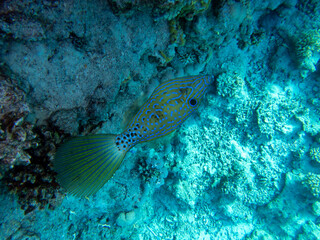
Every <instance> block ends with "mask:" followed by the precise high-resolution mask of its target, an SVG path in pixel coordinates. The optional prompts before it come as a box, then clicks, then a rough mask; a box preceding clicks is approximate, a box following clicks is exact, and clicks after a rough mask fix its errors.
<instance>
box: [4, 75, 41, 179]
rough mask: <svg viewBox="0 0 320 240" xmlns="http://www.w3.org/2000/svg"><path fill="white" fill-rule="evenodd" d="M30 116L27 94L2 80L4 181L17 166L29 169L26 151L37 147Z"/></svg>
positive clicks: (13, 84)
mask: <svg viewBox="0 0 320 240" xmlns="http://www.w3.org/2000/svg"><path fill="white" fill-rule="evenodd" d="M29 112H30V109H29V106H28V104H27V103H26V95H25V93H24V92H23V91H22V90H21V89H19V88H18V85H17V82H16V81H15V80H13V79H10V78H5V77H4V76H0V168H1V177H2V175H3V173H4V172H5V171H7V170H8V169H10V168H12V167H14V166H15V165H28V164H29V163H30V158H31V157H30V155H29V154H28V153H27V151H26V149H29V148H31V147H34V146H36V145H37V140H36V139H35V138H36V134H35V133H34V132H33V131H32V128H33V125H32V124H31V123H29V122H27V121H26V120H25V118H26V117H27V116H28V114H29Z"/></svg>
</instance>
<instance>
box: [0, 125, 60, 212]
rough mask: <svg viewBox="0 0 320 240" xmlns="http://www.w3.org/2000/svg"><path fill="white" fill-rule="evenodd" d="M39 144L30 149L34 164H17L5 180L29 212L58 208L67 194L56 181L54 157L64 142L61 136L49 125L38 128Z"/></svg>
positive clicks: (21, 204) (25, 210) (31, 159)
mask: <svg viewBox="0 0 320 240" xmlns="http://www.w3.org/2000/svg"><path fill="white" fill-rule="evenodd" d="M36 132H37V136H38V138H39V139H38V146H37V147H34V148H29V149H28V150H27V153H28V154H29V156H30V163H29V164H28V165H27V166H14V167H13V168H11V169H10V170H9V171H7V172H6V173H5V176H4V179H3V180H4V183H5V184H6V185H7V187H8V189H9V191H10V192H11V193H14V194H16V195H17V196H18V202H19V204H20V206H21V209H23V210H24V212H25V214H27V213H30V212H32V211H33V210H35V209H43V208H45V207H48V208H49V209H54V208H55V207H56V206H58V205H59V204H60V203H61V201H62V200H63V197H64V194H63V193H62V192H61V191H59V189H60V187H59V185H58V183H57V182H56V180H55V175H56V173H55V172H54V171H53V170H52V164H51V160H52V158H53V154H54V152H55V150H56V148H55V145H57V142H59V141H60V137H59V136H58V135H54V134H53V133H52V131H48V130H45V128H42V129H41V130H40V129H37V130H36Z"/></svg>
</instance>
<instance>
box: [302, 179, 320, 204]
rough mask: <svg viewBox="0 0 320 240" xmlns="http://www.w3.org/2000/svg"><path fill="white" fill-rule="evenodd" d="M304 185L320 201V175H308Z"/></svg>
mask: <svg viewBox="0 0 320 240" xmlns="http://www.w3.org/2000/svg"><path fill="white" fill-rule="evenodd" d="M302 184H303V185H304V186H305V187H306V188H307V189H308V190H309V191H310V193H311V194H312V195H313V196H314V197H316V198H318V199H320V174H315V173H308V174H307V175H306V176H305V177H304V180H303V182H302Z"/></svg>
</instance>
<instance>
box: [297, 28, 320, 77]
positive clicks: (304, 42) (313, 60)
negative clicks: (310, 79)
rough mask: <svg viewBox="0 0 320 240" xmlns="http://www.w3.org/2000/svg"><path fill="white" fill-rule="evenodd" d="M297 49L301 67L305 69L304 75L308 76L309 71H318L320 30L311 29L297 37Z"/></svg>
mask: <svg viewBox="0 0 320 240" xmlns="http://www.w3.org/2000/svg"><path fill="white" fill-rule="evenodd" d="M296 38H297V40H296V43H295V51H296V55H297V60H298V62H299V64H300V67H301V68H302V69H304V72H303V73H302V76H304V77H306V76H307V73H308V71H310V72H314V71H316V65H317V62H318V61H319V59H320V54H319V52H320V32H319V30H318V29H311V30H308V31H305V32H303V33H301V34H300V35H299V36H298V37H296Z"/></svg>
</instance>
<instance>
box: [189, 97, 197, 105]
mask: <svg viewBox="0 0 320 240" xmlns="http://www.w3.org/2000/svg"><path fill="white" fill-rule="evenodd" d="M189 104H190V105H191V106H192V107H194V106H195V105H197V100H196V99H194V98H191V99H190V100H189Z"/></svg>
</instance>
